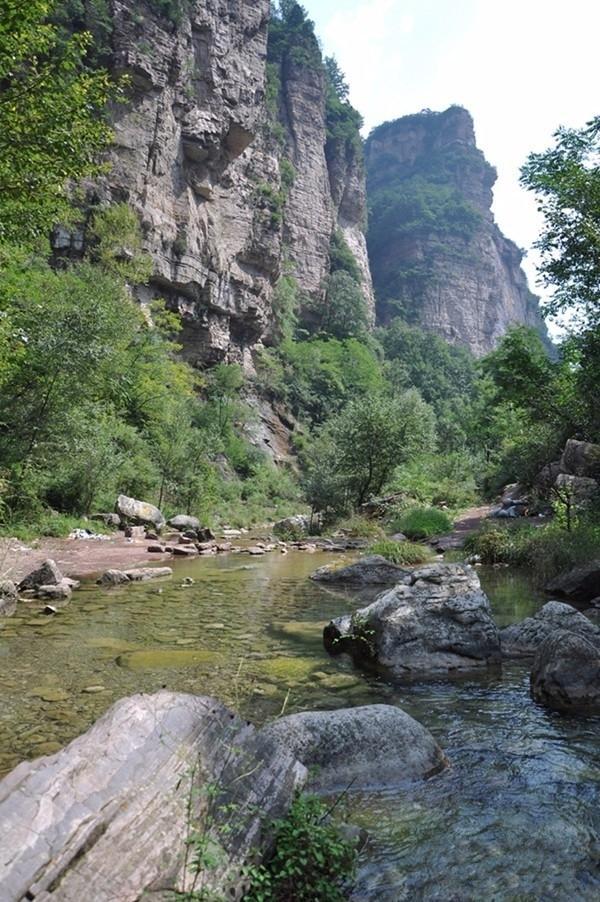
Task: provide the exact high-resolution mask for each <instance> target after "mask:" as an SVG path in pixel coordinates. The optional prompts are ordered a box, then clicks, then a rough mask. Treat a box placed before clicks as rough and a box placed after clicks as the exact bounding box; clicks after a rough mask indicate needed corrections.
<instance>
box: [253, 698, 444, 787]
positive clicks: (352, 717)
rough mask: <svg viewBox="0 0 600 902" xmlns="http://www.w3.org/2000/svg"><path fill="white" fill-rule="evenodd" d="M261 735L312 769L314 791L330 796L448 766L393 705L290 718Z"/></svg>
mask: <svg viewBox="0 0 600 902" xmlns="http://www.w3.org/2000/svg"><path fill="white" fill-rule="evenodd" d="M261 733H262V735H264V736H268V737H269V739H273V740H275V741H276V742H277V743H278V744H279V745H280V746H281V747H282V748H284V749H287V750H289V751H290V752H291V753H292V755H294V756H295V757H296V758H298V760H299V761H301V762H302V764H304V765H305V767H307V768H308V770H309V774H310V777H309V779H310V785H311V787H312V788H316V789H325V790H326V791H328V792H333V791H335V790H339V789H343V788H345V787H347V786H348V785H349V784H350V783H352V788H353V789H358V788H369V787H371V788H373V787H382V786H385V785H390V784H391V785H394V784H398V783H402V782H403V781H405V780H411V779H415V778H417V777H427V776H429V775H431V774H434V773H437V772H438V771H439V770H441V769H442V768H443V767H444V766H445V764H446V758H445V755H444V753H443V751H442V750H441V748H440V747H439V745H438V744H437V742H436V741H435V739H434V738H433V736H432V735H431V733H429V732H428V730H426V729H425V727H423V726H422V725H421V724H420V723H418V721H416V720H414V719H413V718H412V717H410V716H409V715H408V714H406V713H405V712H404V711H402V710H401V709H400V708H396V707H393V706H391V705H367V706H363V707H358V708H346V709H341V710H338V711H307V712H304V713H302V714H291V715H290V716H288V717H282V718H280V719H279V720H276V721H274V722H273V723H271V724H268V725H267V726H266V727H264V728H263V729H262V730H261Z"/></svg>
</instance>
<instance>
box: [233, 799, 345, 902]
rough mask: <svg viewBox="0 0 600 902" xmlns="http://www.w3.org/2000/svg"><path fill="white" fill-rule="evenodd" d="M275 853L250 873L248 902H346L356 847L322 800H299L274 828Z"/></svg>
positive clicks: (250, 870) (251, 869)
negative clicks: (334, 821) (343, 901)
mask: <svg viewBox="0 0 600 902" xmlns="http://www.w3.org/2000/svg"><path fill="white" fill-rule="evenodd" d="M273 833H274V843H273V853H272V855H271V857H270V858H269V859H268V860H267V862H266V863H265V864H263V865H260V866H258V867H252V868H250V869H249V877H250V879H251V881H252V886H251V889H250V891H249V893H248V894H247V895H246V896H245V898H246V900H249V902H271V900H273V902H275V900H280V902H285V900H290V899H294V900H295V902H314V900H315V899H319V900H321V902H342V900H343V899H345V898H347V895H346V893H345V892H344V887H345V885H346V884H347V883H348V882H349V881H351V879H352V877H353V875H354V870H355V867H356V857H357V856H356V847H355V845H354V844H353V843H352V842H350V841H349V840H347V839H345V838H344V837H343V835H342V833H341V831H340V828H339V827H338V826H337V825H336V824H334V823H333V822H332V821H331V819H330V818H329V817H328V810H327V808H326V807H325V805H324V804H323V802H321V801H320V800H319V799H318V798H316V797H315V796H311V795H300V794H299V795H297V796H296V798H295V800H294V802H293V803H292V806H291V808H290V811H289V813H288V815H287V817H285V818H281V819H280V820H277V821H275V823H274V824H273Z"/></svg>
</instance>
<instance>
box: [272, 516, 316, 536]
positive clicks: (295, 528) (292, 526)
mask: <svg viewBox="0 0 600 902" xmlns="http://www.w3.org/2000/svg"><path fill="white" fill-rule="evenodd" d="M309 529H310V517H305V516H304V515H303V514H295V515H294V516H293V517H285V519H283V520H278V521H277V523H275V524H274V526H273V532H274V534H275V535H276V536H281V537H282V538H284V539H302V538H304V536H307V535H308V531H309Z"/></svg>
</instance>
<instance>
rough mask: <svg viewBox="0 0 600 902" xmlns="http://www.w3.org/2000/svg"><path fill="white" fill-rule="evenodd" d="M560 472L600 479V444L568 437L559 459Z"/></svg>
mask: <svg viewBox="0 0 600 902" xmlns="http://www.w3.org/2000/svg"><path fill="white" fill-rule="evenodd" d="M560 470H561V472H562V473H572V474H573V476H583V477H588V478H590V479H600V445H594V444H592V442H579V441H577V440H576V439H573V438H571V439H569V440H568V442H567V444H566V445H565V450H564V451H563V454H562V457H561V459H560Z"/></svg>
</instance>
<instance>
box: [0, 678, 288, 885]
mask: <svg viewBox="0 0 600 902" xmlns="http://www.w3.org/2000/svg"><path fill="white" fill-rule="evenodd" d="M99 752H101V753H100V754H99ZM304 778H305V770H304V768H303V767H302V766H301V765H300V764H298V762H297V761H296V760H295V759H294V757H293V755H292V754H291V753H290V752H287V751H286V750H284V749H282V747H281V746H280V745H279V744H275V743H274V742H273V741H272V740H270V739H269V737H268V736H266V735H261V734H260V733H257V731H256V730H255V729H254V728H253V727H252V726H249V725H247V724H245V723H243V722H242V721H241V720H240V719H239V718H238V717H236V716H235V715H234V714H233V713H232V712H231V711H229V710H228V709H227V708H225V707H224V706H223V705H221V704H220V703H219V702H217V701H216V700H214V699H211V698H201V697H200V698H199V697H194V696H191V695H184V694H181V693H171V692H158V693H156V694H155V695H134V696H132V697H131V698H127V699H123V700H121V701H119V702H117V703H116V704H115V705H113V706H112V708H110V709H109V711H107V713H106V714H105V715H104V716H103V717H102V718H100V720H99V721H98V722H97V723H96V724H95V725H94V726H93V727H92V728H91V729H90V730H88V732H87V733H85V734H84V735H83V736H80V737H79V738H78V739H75V740H74V741H73V742H71V743H70V744H69V745H68V746H67V747H66V748H65V749H63V750H62V751H60V752H58V753H57V754H54V755H52V756H51V757H49V758H40V759H38V760H37V761H32V762H25V763H23V764H20V765H19V766H18V767H17V768H16V769H15V770H14V771H12V773H10V774H9V775H8V776H7V777H6V778H5V779H4V780H3V781H2V782H1V783H0V822H1V823H2V825H3V835H2V851H3V854H2V856H1V858H0V885H1V886H2V893H1V895H2V898H3V899H4V898H6V899H7V900H8V899H11V900H12V899H14V900H16V899H23V898H30V899H31V898H34V897H35V898H40V899H41V898H44V899H46V898H47V899H51V898H56V899H60V902H82V900H84V899H91V898H93V900H94V902H115V900H117V899H118V900H119V902H134V900H137V899H140V898H141V897H142V896H144V894H145V892H146V891H148V893H151V892H152V891H156V889H157V887H160V889H161V891H163V892H164V893H165V894H168V895H169V898H170V896H171V895H172V894H173V891H174V890H182V889H183V878H184V862H185V859H186V858H187V857H188V856H187V855H186V848H187V846H186V839H187V837H188V835H189V831H190V829H196V830H202V829H203V828H204V825H205V824H209V826H208V827H207V829H210V823H209V821H207V819H206V805H207V801H208V799H209V798H211V793H210V791H209V790H210V787H211V786H216V787H217V788H218V790H219V792H220V795H219V798H218V799H217V803H216V805H215V812H216V814H215V815H214V818H215V820H214V824H213V826H212V829H210V842H211V849H212V850H213V851H214V852H215V857H216V859H217V861H218V864H217V865H216V866H215V868H214V869H213V868H211V869H207V870H206V871H205V872H204V873H203V883H202V889H203V890H204V891H206V893H207V894H208V893H209V892H210V894H211V897H212V896H213V895H215V894H216V892H217V890H218V891H219V895H223V896H225V895H226V896H227V897H228V898H239V897H240V895H241V892H242V880H241V878H240V872H241V869H242V865H243V864H244V862H245V859H246V857H247V856H248V854H249V852H250V851H251V850H254V849H255V848H256V847H257V846H259V845H260V841H261V825H262V820H263V818H264V819H266V820H269V819H272V818H274V817H279V816H281V815H282V814H284V813H285V812H286V811H287V809H288V807H289V804H290V802H291V801H292V798H293V795H294V792H295V790H296V788H297V787H298V786H299V785H300V784H301V783H302V782H303V780H304ZM203 788H204V790H205V791H204V792H203V791H202V790H203ZM190 805H191V820H190V817H189V816H188V806H190ZM225 805H236V806H238V808H237V809H236V810H237V811H238V813H237V814H236V817H235V818H234V819H233V821H232V819H231V816H230V815H228V814H227V813H224V814H221V813H220V812H221V811H223V812H226V811H227V809H226V808H224V807H223V808H221V807H220V806H225ZM229 810H230V811H231V810H232V809H231V808H230V809H229ZM225 821H227V822H228V824H229V828H228V829H227V830H221V831H220V830H219V827H220V826H222V824H223V823H224V822H225ZM231 827H232V828H233V829H231ZM190 884H191V877H190V874H189V870H188V875H187V886H189V885H190ZM92 888H93V889H92ZM163 898H166V896H164V897H163Z"/></svg>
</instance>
